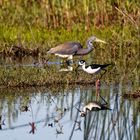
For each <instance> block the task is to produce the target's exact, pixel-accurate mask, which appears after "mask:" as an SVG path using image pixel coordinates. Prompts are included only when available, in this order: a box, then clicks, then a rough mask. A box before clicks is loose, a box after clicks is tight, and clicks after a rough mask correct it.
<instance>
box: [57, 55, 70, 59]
mask: <svg viewBox="0 0 140 140" xmlns="http://www.w3.org/2000/svg"><path fill="white" fill-rule="evenodd" d="M55 55H56V56H59V57H62V58H69V59H72V55H62V54H55Z"/></svg>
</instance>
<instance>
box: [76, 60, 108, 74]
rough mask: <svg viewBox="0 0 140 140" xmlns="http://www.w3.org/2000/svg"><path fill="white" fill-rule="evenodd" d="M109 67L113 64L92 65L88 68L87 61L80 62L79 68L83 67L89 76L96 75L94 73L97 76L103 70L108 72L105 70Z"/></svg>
mask: <svg viewBox="0 0 140 140" xmlns="http://www.w3.org/2000/svg"><path fill="white" fill-rule="evenodd" d="M109 65H111V64H103V65H101V64H91V65H88V66H86V62H85V60H80V61H79V65H78V67H79V66H82V69H83V70H84V71H85V72H87V73H89V74H94V73H95V74H97V73H99V72H100V71H101V70H104V71H106V69H105V68H106V67H107V66H109Z"/></svg>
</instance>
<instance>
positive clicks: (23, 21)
mask: <svg viewBox="0 0 140 140" xmlns="http://www.w3.org/2000/svg"><path fill="white" fill-rule="evenodd" d="M0 7H1V8H0V20H1V22H0V54H1V57H5V56H10V57H11V56H15V57H22V59H24V57H25V56H29V55H31V56H35V57H43V58H45V59H48V56H47V55H46V51H47V50H48V49H49V48H51V47H54V46H55V45H57V44H59V43H62V42H65V41H70V40H75V41H79V42H81V43H82V44H85V41H86V39H87V38H88V37H89V36H91V35H93V34H94V35H96V36H98V37H99V38H101V39H104V40H105V41H106V42H107V44H106V45H104V46H103V45H99V46H98V47H96V49H95V50H94V51H95V52H94V56H93V55H92V53H91V54H89V55H87V56H85V57H84V58H85V59H89V60H90V62H92V61H93V60H94V62H96V63H108V62H113V63H114V64H115V67H114V68H113V70H112V71H111V73H112V74H110V73H109V74H108V75H111V76H106V77H110V79H112V77H113V78H115V79H117V80H120V79H121V80H122V81H123V79H125V80H126V81H128V80H129V79H132V81H136V82H137V83H139V79H140V77H139V75H140V70H139V66H140V61H139V57H140V39H139V37H140V31H139V27H140V22H139V17H140V10H139V9H140V3H139V1H138V0H127V1H123V2H122V1H121V0H117V1H116V0H111V1H105V0H100V1H94V0H71V1H68V0H65V1H63V0H52V1H50V0H46V1H45V0H24V1H23V0H18V1H16V0H3V1H1V2H0ZM95 46H97V44H95ZM50 59H51V58H50ZM76 59H77V58H76ZM52 75H53V76H52ZM63 75H64V73H60V72H58V70H56V69H55V68H54V67H51V66H49V67H45V68H36V67H28V68H27V67H26V68H24V67H14V66H13V67H10V68H7V67H6V68H5V67H1V68H0V79H1V80H0V85H1V86H2V85H4V86H25V85H26V86H27V85H30V86H31V85H32V86H35V85H39V86H40V85H46V84H49V83H50V84H52V83H78V82H79V81H84V82H85V83H86V82H88V83H90V80H89V77H90V76H89V77H87V75H84V74H83V75H82V78H81V77H76V73H75V72H68V73H66V74H65V75H66V76H63ZM80 78H81V79H80ZM91 81H93V80H92V79H91ZM79 83H82V82H79Z"/></svg>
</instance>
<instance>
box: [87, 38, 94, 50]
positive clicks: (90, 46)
mask: <svg viewBox="0 0 140 140" xmlns="http://www.w3.org/2000/svg"><path fill="white" fill-rule="evenodd" d="M86 45H87V47H88V49H89V50H90V49H93V44H92V41H91V40H88V41H87V42H86Z"/></svg>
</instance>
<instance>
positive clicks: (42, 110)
mask: <svg viewBox="0 0 140 140" xmlns="http://www.w3.org/2000/svg"><path fill="white" fill-rule="evenodd" d="M131 88H132V85H131V84H129V85H125V86H123V88H122V85H121V84H115V85H113V84H110V85H104V86H101V91H100V94H101V96H102V97H103V98H104V99H105V100H106V101H107V102H108V106H109V108H111V110H104V111H92V112H90V113H88V114H87V116H86V117H80V115H79V111H78V110H77V109H76V108H80V110H82V107H83V106H84V105H85V104H86V103H88V102H89V101H93V100H96V97H95V87H94V86H84V87H83V86H78V85H77V86H74V87H49V88H48V87H42V88H38V89H37V88H32V89H11V90H8V89H1V90H0V112H1V113H0V114H1V123H3V124H1V130H0V137H1V139H4V140H19V139H20V140H22V139H23V140H25V139H26V140H38V139H50V138H51V139H52V140H56V139H57V140H77V139H80V140H93V139H96V140H97V139H98V140H101V139H111V140H112V139H116V140H120V139H127V140H129V139H135V140H138V139H139V138H140V136H139V132H140V131H139V130H140V109H139V107H140V103H139V100H136V101H134V100H124V99H123V97H122V96H121V95H122V94H123V93H124V92H127V91H130V90H131ZM100 101H101V102H103V101H102V100H101V99H100ZM34 126H35V127H34Z"/></svg>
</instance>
